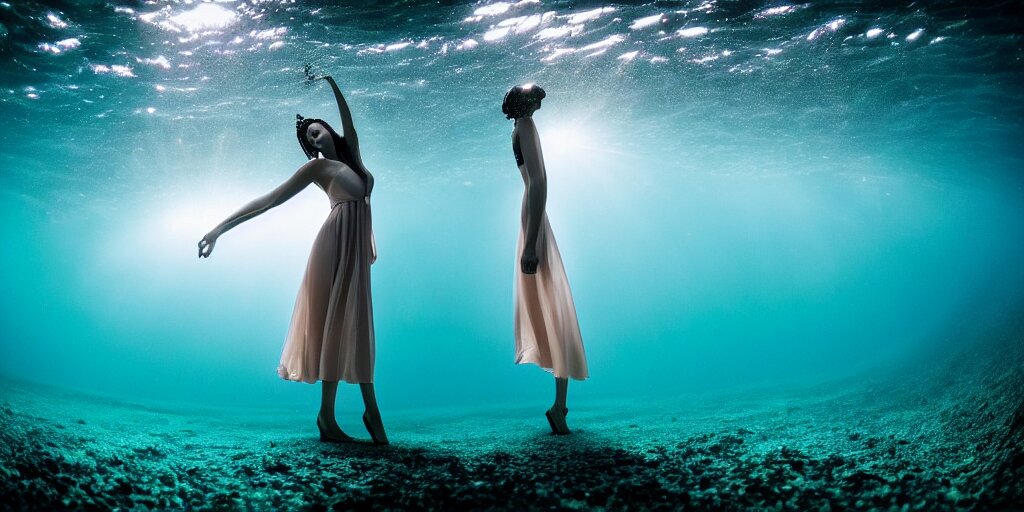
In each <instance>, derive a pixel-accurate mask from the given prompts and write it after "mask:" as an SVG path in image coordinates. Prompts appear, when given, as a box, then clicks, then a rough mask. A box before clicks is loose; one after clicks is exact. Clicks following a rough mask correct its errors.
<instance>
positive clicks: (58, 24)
mask: <svg viewBox="0 0 1024 512" xmlns="http://www.w3.org/2000/svg"><path fill="white" fill-rule="evenodd" d="M46 21H48V22H50V26H51V27H53V28H67V27H68V24H67V22H66V21H64V20H62V19H60V16H57V15H56V14H54V13H52V12H51V13H48V14H47V15H46Z"/></svg>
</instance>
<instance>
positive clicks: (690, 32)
mask: <svg viewBox="0 0 1024 512" xmlns="http://www.w3.org/2000/svg"><path fill="white" fill-rule="evenodd" d="M707 33H708V28H707V27H690V28H681V29H679V30H677V31H676V35H678V36H679V37H698V36H702V35H704V34H707Z"/></svg>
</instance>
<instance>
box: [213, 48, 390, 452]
mask: <svg viewBox="0 0 1024 512" xmlns="http://www.w3.org/2000/svg"><path fill="white" fill-rule="evenodd" d="M305 74H306V78H307V80H309V81H314V80H320V79H322V80H326V81H327V83H329V84H330V85H331V89H332V90H333V91H334V97H335V99H336V100H337V103H338V110H339V112H340V114H341V125H342V129H343V131H344V136H341V135H339V134H338V133H337V132H335V131H334V129H333V128H332V127H331V126H330V125H329V124H327V123H326V122H325V121H323V120H321V119H306V118H303V117H302V116H299V115H297V116H296V118H297V120H296V122H295V130H296V135H297V137H298V140H299V145H300V146H301V147H302V151H303V152H304V153H305V154H306V157H307V158H309V161H308V162H306V163H305V164H304V165H303V166H302V167H299V169H298V170H297V171H296V172H295V174H294V175H292V177H291V178H289V179H288V180H287V181H285V182H284V183H282V184H281V185H280V186H278V187H277V188H276V189H274V190H272V191H271V192H270V193H268V194H266V195H264V196H262V197H259V198H256V199H254V200H253V201H250V202H249V203H248V204H246V205H245V206H243V207H242V208H241V209H240V210H238V211H237V212H235V213H234V214H232V215H231V216H230V217H228V218H227V219H225V220H224V221H223V222H221V223H220V224H219V225H217V227H215V228H214V229H213V230H211V231H210V232H209V233H207V234H206V236H204V237H203V239H202V240H200V242H199V257H200V258H204V257H209V256H210V254H211V253H212V252H213V248H214V245H216V243H217V239H218V238H219V237H220V236H221V235H223V234H224V233H225V232H227V231H228V230H230V229H231V228H234V227H235V226H237V225H239V224H241V223H242V222H245V221H247V220H249V219H252V218H254V217H256V216H257V215H260V214H261V213H263V212H266V211H267V210H270V209H271V208H273V207H275V206H278V205H280V204H282V203H284V202H285V201H287V200H288V199H290V198H291V197H293V196H294V195H295V194H297V193H298V192H299V191H301V190H303V189H304V188H306V186H308V185H309V184H310V183H315V184H316V185H317V186H319V187H320V188H321V189H323V191H324V192H326V194H327V196H328V198H329V199H330V201H331V212H330V214H329V215H328V217H327V220H326V221H325V222H324V224H323V227H322V228H321V229H320V232H319V233H318V234H317V237H316V240H315V241H314V242H313V248H312V250H311V251H310V255H309V261H308V263H307V265H306V273H305V276H304V277H303V280H302V285H301V288H300V289H299V293H298V297H297V298H296V300H295V310H294V312H293V313H292V319H291V326H290V327H289V329H288V336H287V339H286V341H285V344H284V349H283V351H282V355H281V363H280V366H279V367H278V374H279V375H280V376H281V377H282V378H284V379H287V380H293V381H300V382H307V383H316V382H317V381H322V382H323V386H322V394H321V402H320V412H319V414H318V415H317V419H316V425H317V428H318V430H319V431H320V440H321V441H324V442H333V443H341V442H349V441H353V438H352V437H350V436H349V435H348V434H346V433H344V432H342V430H341V427H339V426H338V422H337V420H336V419H335V399H336V396H337V391H338V382H339V381H345V382H349V383H357V384H359V386H360V390H361V391H362V396H363V402H364V404H365V408H366V409H365V412H364V413H363V424H364V425H365V426H366V430H367V431H368V432H369V433H370V436H371V437H372V438H373V442H374V443H377V444H387V443H388V438H387V434H386V433H385V432H384V425H383V423H382V421H381V418H380V410H379V409H378V408H377V399H376V395H375V393H374V388H373V366H374V350H375V347H374V345H375V339H374V329H373V305H372V300H371V294H370V265H371V264H372V263H373V262H374V261H376V259H377V251H376V246H375V242H374V239H373V230H372V221H371V214H370V193H371V191H372V190H373V175H372V174H370V171H369V170H367V169H366V166H365V165H363V160H362V157H361V156H360V153H359V138H358V136H357V134H356V131H355V127H354V126H353V123H352V114H351V112H350V111H349V108H348V104H347V103H346V102H345V97H344V96H343V95H342V94H341V90H339V89H338V85H337V84H336V83H335V81H334V79H333V78H331V77H330V76H324V77H316V76H314V75H313V74H312V73H311V72H310V68H309V66H307V67H306V69H305Z"/></svg>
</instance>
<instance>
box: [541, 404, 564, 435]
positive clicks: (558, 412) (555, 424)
mask: <svg viewBox="0 0 1024 512" xmlns="http://www.w3.org/2000/svg"><path fill="white" fill-rule="evenodd" d="M568 412H569V411H568V410H567V409H565V408H561V407H557V408H556V407H555V406H551V408H550V409H548V410H547V412H545V413H544V416H546V417H547V418H548V425H550V426H551V432H553V433H555V434H557V435H561V436H564V435H566V434H568V433H569V425H568V424H567V423H566V422H565V414H566V413H568Z"/></svg>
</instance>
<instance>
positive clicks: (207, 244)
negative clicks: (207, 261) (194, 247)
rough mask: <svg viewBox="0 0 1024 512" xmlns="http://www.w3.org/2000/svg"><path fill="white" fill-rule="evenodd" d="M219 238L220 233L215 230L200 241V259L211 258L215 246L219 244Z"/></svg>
mask: <svg viewBox="0 0 1024 512" xmlns="http://www.w3.org/2000/svg"><path fill="white" fill-rule="evenodd" d="M219 236H220V233H218V232H217V230H216V229H215V230H213V231H210V232H209V233H207V234H206V236H204V237H203V239H202V240H200V241H199V257H200V258H209V257H210V253H212V252H213V246H214V245H216V244H217V237H219Z"/></svg>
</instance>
